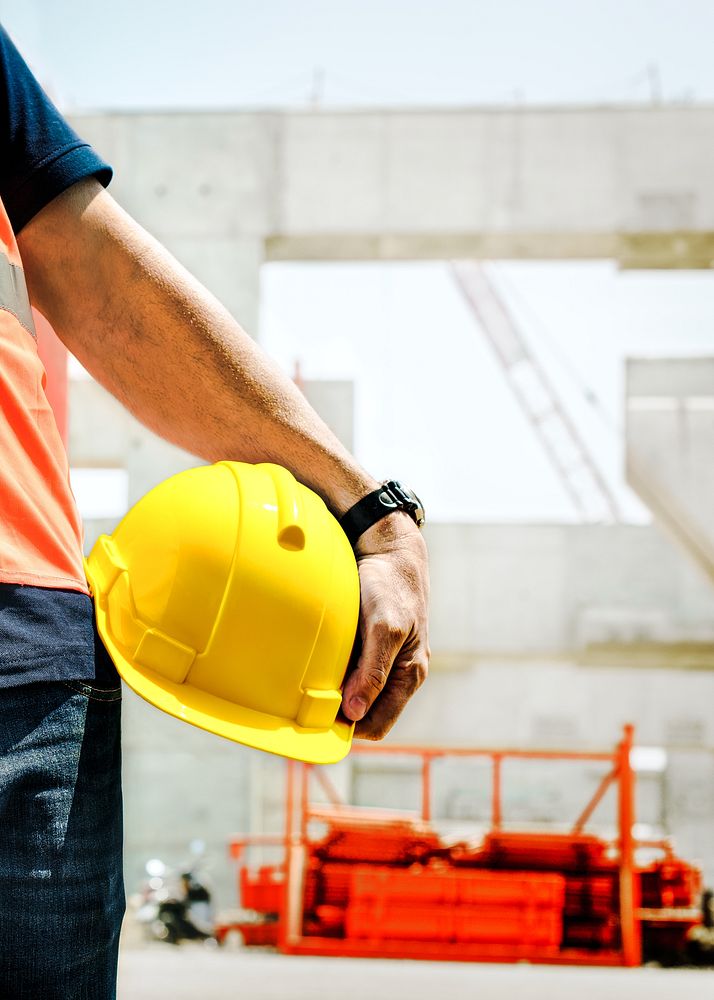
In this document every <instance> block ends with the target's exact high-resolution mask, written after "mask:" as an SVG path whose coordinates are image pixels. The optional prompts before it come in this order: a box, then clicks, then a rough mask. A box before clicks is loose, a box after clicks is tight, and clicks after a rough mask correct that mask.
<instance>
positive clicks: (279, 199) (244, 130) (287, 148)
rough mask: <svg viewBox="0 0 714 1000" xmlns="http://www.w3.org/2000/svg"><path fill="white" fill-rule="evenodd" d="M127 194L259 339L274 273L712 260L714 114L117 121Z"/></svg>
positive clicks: (260, 115)
mask: <svg viewBox="0 0 714 1000" xmlns="http://www.w3.org/2000/svg"><path fill="white" fill-rule="evenodd" d="M74 124H75V126H76V127H77V128H78V130H79V131H80V133H81V134H82V135H83V136H86V138H87V139H89V140H90V141H91V142H92V143H93V144H94V145H96V147H97V148H98V149H99V151H100V152H102V153H103V154H104V155H105V156H107V157H108V158H109V160H110V161H111V162H112V163H113V165H114V167H115V169H116V178H115V181H114V183H113V188H112V190H113V192H114V194H115V196H116V197H117V198H118V200H119V201H120V202H121V203H122V205H124V206H125V207H126V208H127V209H128V211H129V212H131V213H132V214H133V215H134V216H135V217H136V218H137V219H138V220H139V221H140V222H141V223H142V224H144V225H145V226H146V227H147V228H148V229H149V230H150V231H151V232H153V233H154V234H155V235H156V236H157V237H158V238H159V239H161V240H162V242H164V243H165V244H166V245H167V246H168V247H169V249H171V250H172V251H173V252H174V253H175V254H176V256H177V257H178V258H179V260H181V261H182V262H183V263H184V264H186V266H187V267H188V268H189V269H190V270H192V271H193V272H194V273H195V274H196V275H197V276H198V277H199V278H201V279H202V280H204V281H205V283H206V284H208V286H209V287H210V288H211V289H212V290H213V291H214V292H215V293H216V294H217V295H218V297H219V298H220V299H221V300H222V301H223V302H224V303H225V305H226V306H227V307H228V309H229V310H230V311H231V312H232V313H233V314H234V315H235V316H236V317H238V318H239V319H240V320H241V321H242V322H243V323H244V324H245V326H246V327H247V328H248V329H249V330H251V331H252V332H254V331H255V330H256V329H257V324H256V315H257V275H258V269H259V267H260V263H261V261H262V260H264V259H269V260H293V259H299V258H302V259H317V260H335V259H379V258H382V259H397V258H427V259H444V258H450V257H486V258H489V257H491V258H496V257H515V258H526V257H541V258H555V259H558V258H565V257H586V258H587V257H590V258H592V257H614V258H617V259H619V260H621V261H622V262H623V263H624V264H625V265H627V266H637V265H639V266H670V267H675V266H679V267H684V266H686V267H710V266H712V261H713V260H714V193H713V192H712V186H711V183H710V170H709V164H710V163H711V162H712V159H714V109H712V108H710V107H706V106H697V107H676V106H670V107H659V108H623V107H618V108H587V109H585V108H584V109H571V108H568V109H564V108H540V109H539V108H528V109H522V108H500V109H499V108H494V109H484V108H475V109H461V110H449V109H445V110H434V111H418V110H415V111H363V112H349V111H342V112H298V111H295V112H284V113H281V112H256V113H249V112H236V113H222V114H207V113H201V114H161V115H159V114H110V115H102V116H86V117H81V118H78V119H75V120H74Z"/></svg>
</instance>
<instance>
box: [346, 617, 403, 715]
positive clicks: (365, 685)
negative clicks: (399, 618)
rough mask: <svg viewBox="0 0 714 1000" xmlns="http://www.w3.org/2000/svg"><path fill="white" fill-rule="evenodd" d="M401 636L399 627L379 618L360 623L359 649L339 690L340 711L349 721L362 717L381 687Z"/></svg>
mask: <svg viewBox="0 0 714 1000" xmlns="http://www.w3.org/2000/svg"><path fill="white" fill-rule="evenodd" d="M404 639H405V636H404V633H403V632H402V629H401V628H399V627H398V626H394V625H390V624H389V623H388V622H387V621H385V620H383V619H378V620H376V621H371V622H367V623H366V624H365V625H364V627H363V635H362V651H361V653H360V655H359V659H358V660H357V666H356V667H355V669H354V670H353V672H352V673H351V674H350V676H349V678H348V680H347V683H346V684H345V689H344V691H343V694H342V712H343V714H344V715H345V716H346V717H347V718H348V719H349V720H350V721H352V722H358V721H359V720H360V719H362V718H364V716H365V715H366V714H367V712H368V711H369V710H370V708H371V707H372V704H373V703H374V701H375V699H376V697H377V696H378V695H379V694H380V693H381V692H382V690H383V689H384V686H385V684H386V683H387V678H388V677H389V672H390V670H391V667H392V663H393V662H394V658H395V657H396V655H397V653H398V652H399V650H400V649H401V647H402V645H403V643H404Z"/></svg>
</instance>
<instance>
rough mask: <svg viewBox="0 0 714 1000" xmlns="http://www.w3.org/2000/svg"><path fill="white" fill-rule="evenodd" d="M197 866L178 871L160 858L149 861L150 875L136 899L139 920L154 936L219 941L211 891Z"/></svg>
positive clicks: (176, 941) (178, 940)
mask: <svg viewBox="0 0 714 1000" xmlns="http://www.w3.org/2000/svg"><path fill="white" fill-rule="evenodd" d="M197 867H198V866H197V864H194V866H193V867H191V868H187V869H184V870H183V871H177V870H175V869H171V868H169V867H168V866H167V865H165V864H164V862H163V861H161V860H160V859H159V858H152V859H151V860H150V861H147V863H146V873H147V875H148V879H147V881H146V882H145V883H144V885H143V886H142V888H141V890H140V893H139V898H138V900H137V901H136V902H137V910H136V920H137V922H138V923H139V924H141V925H142V926H143V927H144V930H145V933H146V936H147V937H148V938H149V939H150V940H156V941H166V943H167V944H180V943H181V941H206V942H209V941H210V942H214V941H215V937H214V918H213V905H212V900H211V892H210V890H209V888H208V886H207V885H206V883H205V881H204V880H202V879H201V878H199V875H198V873H197Z"/></svg>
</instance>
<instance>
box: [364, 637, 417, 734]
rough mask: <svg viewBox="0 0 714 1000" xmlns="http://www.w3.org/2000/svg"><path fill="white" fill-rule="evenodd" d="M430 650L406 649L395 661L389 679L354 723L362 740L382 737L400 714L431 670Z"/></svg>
mask: <svg viewBox="0 0 714 1000" xmlns="http://www.w3.org/2000/svg"><path fill="white" fill-rule="evenodd" d="M428 661H429V653H428V650H422V649H421V648H419V649H418V650H416V651H413V652H412V651H409V650H405V651H403V652H402V653H400V654H399V655H398V656H397V658H396V659H395V661H394V663H393V664H392V668H391V670H390V673H389V682H388V684H387V685H386V687H385V688H384V690H383V691H382V693H381V694H380V696H379V698H378V699H377V701H376V702H375V703H374V705H373V706H372V708H371V709H370V711H368V713H367V714H366V715H365V716H364V717H363V718H362V719H361V720H360V721H359V722H358V723H357V725H356V726H355V736H356V737H357V738H358V739H363V740H381V739H382V737H383V736H386V735H387V733H388V732H389V730H390V729H391V728H392V726H393V725H394V723H395V722H396V721H397V719H398V718H399V716H400V715H401V713H402V711H403V709H404V707H405V706H406V704H407V702H408V701H409V699H410V698H411V696H412V695H413V694H414V693H415V691H417V690H418V689H419V688H420V687H421V686H422V684H423V683H424V681H425V680H426V677H427V673H428V670H429V668H428Z"/></svg>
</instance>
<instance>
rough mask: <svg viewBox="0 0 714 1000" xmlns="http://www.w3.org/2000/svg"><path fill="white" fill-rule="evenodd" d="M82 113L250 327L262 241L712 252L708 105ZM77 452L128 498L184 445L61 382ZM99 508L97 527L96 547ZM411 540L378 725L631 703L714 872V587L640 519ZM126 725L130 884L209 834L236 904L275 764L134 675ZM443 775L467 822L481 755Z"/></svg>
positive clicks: (647, 257)
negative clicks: (157, 860) (143, 696)
mask: <svg viewBox="0 0 714 1000" xmlns="http://www.w3.org/2000/svg"><path fill="white" fill-rule="evenodd" d="M75 124H76V125H77V127H78V128H79V130H80V132H81V133H82V134H84V135H85V136H86V137H87V138H88V139H89V140H90V141H92V142H93V143H94V144H95V145H96V146H97V148H98V149H99V150H100V151H101V152H103V153H104V154H105V155H106V156H107V157H108V158H109V159H110V160H111V161H112V162H113V164H114V166H115V168H116V180H115V182H114V185H113V191H114V194H115V196H116V197H117V198H118V200H119V201H120V202H121V203H122V204H123V205H124V206H125V207H126V208H127V209H128V210H129V211H130V212H131V213H132V214H133V215H135V217H136V218H137V219H138V220H139V221H140V222H141V223H143V224H144V225H146V226H147V228H149V229H150V230H151V231H152V232H153V233H154V234H155V235H156V236H157V237H158V238H159V239H161V240H162V241H163V242H164V243H165V244H166V245H167V246H168V247H169V249H171V250H172V251H173V252H174V253H175V254H176V256H177V257H178V258H179V259H180V260H181V261H182V262H183V263H184V264H185V265H186V266H187V267H189V268H190V269H191V270H192V271H193V272H194V273H195V274H196V275H197V276H198V277H199V278H200V279H202V280H203V281H204V282H205V284H206V285H207V286H208V287H209V288H210V289H211V290H212V291H213V292H214V293H215V294H217V295H218V297H219V298H220V299H221V300H222V301H223V302H224V303H225V304H226V306H227V307H228V308H229V310H230V311H231V312H232V313H233V314H234V315H235V316H236V317H237V318H239V319H240V320H241V322H242V323H243V324H244V325H245V326H246V328H247V329H248V330H250V331H251V332H253V333H254V332H255V331H256V330H257V316H258V305H259V301H258V300H259V269H260V265H261V263H262V262H263V261H264V260H266V259H294V258H311V259H345V258H365V259H367V258H369V259H372V258H383V259H394V258H400V257H401V258H409V257H411V258H419V257H421V258H440V257H458V256H477V257H479V256H486V257H499V256H503V257H509V256H510V257H554V258H558V257H564V256H568V257H605V256H610V257H615V258H618V259H619V260H620V261H621V262H623V263H625V264H647V265H652V266H660V265H665V266H685V265H686V266H707V267H708V266H711V262H712V261H713V260H714V239H713V236H712V234H714V193H713V192H712V186H711V179H710V170H709V164H710V163H711V162H712V159H713V156H712V154H713V153H714V110H712V109H710V108H706V107H705V108H702V107H698V108H670V107H668V108H659V109H655V108H653V109H588V110H582V111H578V110H571V109H569V110H544V109H541V110H538V109H529V110H520V109H507V110H473V111H468V110H466V111H458V112H457V111H453V112H434V111H430V112H419V111H415V112H379V113H373V112H364V113H334V114H333V113H290V114H280V113H271V114H247V113H246V114H215V115H213V114H209V115H206V114H202V115H198V114H194V115H184V114H170V115H149V114H141V115H110V116H102V117H88V118H82V119H81V120H79V121H76V122H75ZM310 392H311V390H310V389H309V390H308V394H309V395H310ZM310 398H312V399H313V400H314V401H315V403H316V405H317V406H318V409H319V408H320V406H321V405H323V406H324V407H325V408H326V411H325V412H327V411H329V413H330V414H331V416H330V421H331V422H332V423H333V425H334V426H335V429H336V430H337V431H338V433H340V434H342V435H343V438H345V439H348V438H349V436H350V435H351V399H350V398H349V389H346V388H345V387H344V386H343V387H332V388H325V389H323V388H319V387H314V391H313V394H312V395H311V397H310ZM320 400H322V402H319V401H320ZM330 421H328V422H330ZM98 429H100V430H99V431H98ZM708 433H709V431H707V434H708ZM708 440H710V439H708ZM667 441H668V442H670V443H668V444H666V448H670V449H671V448H672V447H674V445H673V444H672V443H671V441H670V439H669V438H667ZM709 453H711V448H710V449H709ZM70 455H71V459H72V461H73V463H74V464H77V465H84V466H106V465H110V466H111V465H114V466H116V467H121V468H126V469H127V470H128V473H129V488H130V502H131V501H133V500H135V499H137V498H138V497H139V496H140V495H141V494H142V493H144V492H145V491H146V489H148V488H149V487H150V486H152V485H153V484H154V483H156V482H158V481H160V480H161V479H163V478H165V476H167V475H169V474H170V473H172V472H174V471H176V470H177V469H179V468H182V467H185V466H186V465H191V464H194V462H195V459H193V458H192V457H191V456H188V455H185V454H184V453H182V452H180V451H179V450H178V449H174V448H172V447H171V446H169V445H166V444H165V443H163V442H161V441H159V440H158V439H157V438H155V437H154V436H153V435H150V434H149V433H148V432H147V431H145V430H144V429H143V428H141V427H140V425H139V424H137V422H136V421H134V420H133V419H132V418H131V417H129V416H128V415H126V414H124V413H123V412H122V411H121V410H120V408H119V407H118V406H117V405H116V404H115V403H114V402H113V401H112V400H109V399H108V398H107V397H106V396H105V395H104V394H102V393H101V391H99V390H98V389H97V387H96V386H94V385H92V384H91V383H85V382H77V383H75V384H74V385H73V387H72V400H71V440H70ZM707 523H709V522H708V521H707ZM110 527H111V524H110V523H108V522H97V521H95V522H90V523H88V524H87V540H88V542H91V541H92V540H93V537H95V536H96V534H97V532H98V531H100V530H107V529H108V528H110ZM428 537H429V544H430V548H431V552H432V564H433V610H432V634H433V650H434V665H433V671H432V677H431V679H430V681H429V683H428V685H427V686H426V687H425V688H424V689H423V690H422V691H421V692H420V693H419V695H418V696H417V697H416V699H415V701H414V703H413V705H412V706H411V707H410V710H409V712H408V713H406V714H405V716H404V718H403V720H402V721H401V722H400V723H399V725H398V726H397V728H396V730H395V732H394V738H395V739H399V740H406V741H420V742H424V741H426V742H442V741H448V742H455V743H459V742H460V743H467V742H468V743H472V742H477V743H491V742H495V743H510V744H523V745H542V744H544V743H550V744H554V743H558V744H565V745H568V746H571V745H592V744H605V745H608V746H609V745H611V744H612V743H613V742H614V741H615V740H616V739H617V738H618V735H619V727H620V725H621V724H622V722H624V721H626V720H630V721H633V722H635V723H636V724H637V726H638V737H639V739H640V740H641V741H645V742H647V743H653V744H657V745H662V746H665V747H667V748H668V751H669V758H668V766H667V770H666V771H665V772H664V773H663V774H660V775H655V776H650V777H647V778H644V779H643V781H642V783H641V818H643V819H644V820H646V821H647V822H648V823H650V824H651V825H657V824H660V825H665V826H667V827H668V828H669V830H670V832H673V833H675V834H676V835H677V836H678V837H679V839H680V846H681V848H682V850H683V851H684V853H685V855H686V856H697V855H700V856H702V857H703V859H704V861H705V863H706V865H707V871H708V873H709V875H710V877H712V878H714V853H713V852H714V848H712V846H711V837H710V830H711V823H712V820H714V772H713V769H712V761H713V760H714V752H713V751H714V733H712V726H711V722H710V714H711V711H710V707H711V705H712V703H713V698H714V673H712V672H711V671H710V670H709V669H706V668H709V667H711V665H712V642H713V641H714V603H713V596H712V595H713V593H714V591H712V590H710V589H709V585H708V582H707V581H706V579H705V577H704V575H703V574H702V573H701V572H700V570H698V569H697V567H696V566H694V565H693V564H690V563H689V562H688V561H687V558H686V556H685V555H683V554H681V553H679V552H678V551H677V550H676V549H675V548H673V547H671V546H670V545H669V543H668V541H667V540H666V539H665V538H663V536H662V535H660V533H659V532H658V530H657V529H656V528H628V527H618V528H609V529H608V528H597V527H593V526H589V527H586V528H580V527H565V526H558V525H549V526H545V525H544V526H538V525H535V526H520V527H514V526H479V525H432V526H430V527H429V535H428ZM125 720H126V721H125V751H126V752H125V773H126V813H127V877H128V884H129V887H130V888H131V887H133V885H134V884H135V881H136V879H137V878H138V876H139V874H140V869H141V864H142V863H143V861H145V860H146V858H147V857H148V856H151V855H156V854H158V855H160V856H161V855H163V856H164V858H165V860H167V861H169V862H178V861H180V860H181V858H182V857H184V856H185V855H186V852H187V846H188V842H189V840H190V839H191V838H193V837H200V838H202V839H204V840H206V841H207V843H208V849H209V852H210V853H211V854H212V855H213V857H214V859H215V875H216V879H217V881H218V884H219V899H220V900H221V901H222V902H224V903H227V902H230V901H232V900H233V898H234V888H233V884H232V879H231V877H230V873H229V869H228V867H227V865H226V863H225V860H224V859H225V855H224V844H225V838H226V837H227V835H228V834H229V833H230V832H231V830H232V829H235V828H236V827H239V828H243V829H246V828H250V827H253V828H256V827H262V828H275V826H276V825H277V823H278V822H279V813H280V809H279V806H280V802H281V775H282V765H281V764H280V763H278V762H275V761H272V760H271V759H270V758H268V757H266V756H264V755H258V754H255V753H252V752H251V751H248V750H245V749H242V748H240V747H235V746H232V745H230V744H227V743H224V742H222V741H219V740H217V739H215V738H213V737H210V736H207V735H206V734H203V733H200V732H198V731H194V730H191V729H190V728H189V727H185V726H183V725H181V724H180V723H178V722H175V721H173V720H171V719H168V718H165V717H163V716H161V715H160V714H159V713H157V712H155V711H153V710H151V709H150V708H148V707H147V706H145V705H143V703H141V702H140V701H139V700H138V699H137V698H135V697H134V696H133V695H131V694H129V693H128V694H127V699H126V711H125ZM338 774H339V775H340V776H341V777H340V780H341V781H342V783H343V785H344V787H345V788H348V787H351V788H352V791H353V793H354V794H355V795H356V796H357V797H358V798H359V799H360V800H362V801H368V800H370V799H375V798H376V799H379V800H380V801H386V802H389V803H390V804H392V805H395V804H404V805H405V806H406V805H409V804H410V803H411V802H412V801H413V794H414V791H415V788H416V785H415V782H416V776H415V775H414V774H413V773H409V772H408V771H407V772H405V770H404V765H402V764H395V765H394V766H392V765H390V767H389V768H387V767H385V766H384V765H383V764H382V765H381V766H379V767H378V769H377V772H375V770H374V767H371V766H370V765H367V764H365V763H363V762H360V761H355V762H353V763H351V764H348V765H346V766H345V767H343V768H342V770H341V771H338ZM514 780H515V785H514V787H513V788H512V789H510V790H509V789H507V796H506V807H507V814H508V815H510V816H512V817H513V818H514V819H520V820H536V819H537V820H549V819H550V820H561V819H563V820H564V819H566V818H568V819H569V818H571V817H572V816H573V814H574V813H575V812H576V811H577V808H578V807H579V806H580V805H581V804H582V802H583V801H584V800H585V799H586V798H587V794H588V792H589V790H590V789H591V788H592V787H593V785H594V782H595V780H596V775H595V774H594V773H593V772H590V771H584V772H581V773H573V772H566V771H560V770H558V769H553V770H550V769H543V770H542V771H539V772H538V773H537V774H535V776H534V775H530V776H520V777H519V776H516V777H515V779H514ZM437 794H438V800H437V807H438V810H439V812H440V813H441V814H442V816H443V817H444V819H445V821H446V822H447V823H451V824H453V823H455V822H460V821H464V820H466V819H470V820H476V821H479V820H480V819H482V818H483V811H484V804H485V801H486V800H485V785H484V776H483V775H478V774H475V775H473V776H471V775H467V774H465V773H464V772H463V771H459V773H458V774H457V773H455V772H454V773H451V774H447V775H445V776H444V781H443V783H442V786H441V790H440V791H439V792H438V793H437ZM605 816H606V819H607V813H606V814H605Z"/></svg>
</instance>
